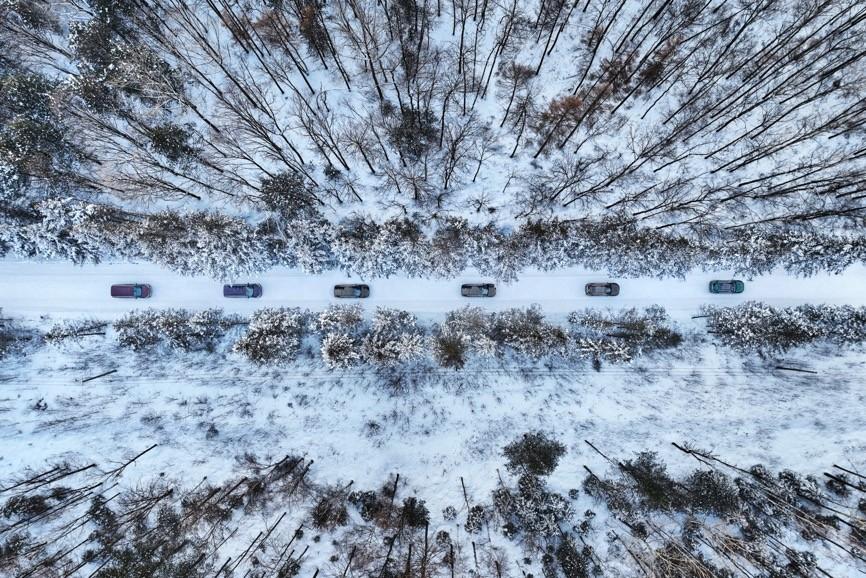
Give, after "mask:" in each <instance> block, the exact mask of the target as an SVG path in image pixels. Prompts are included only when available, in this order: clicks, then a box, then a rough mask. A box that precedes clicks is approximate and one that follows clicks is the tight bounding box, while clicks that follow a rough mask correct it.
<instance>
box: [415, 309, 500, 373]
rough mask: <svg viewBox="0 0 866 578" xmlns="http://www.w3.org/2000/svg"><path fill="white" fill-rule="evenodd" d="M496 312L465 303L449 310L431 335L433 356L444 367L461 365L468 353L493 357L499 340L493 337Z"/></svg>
mask: <svg viewBox="0 0 866 578" xmlns="http://www.w3.org/2000/svg"><path fill="white" fill-rule="evenodd" d="M492 330H493V315H492V314H490V313H487V312H486V311H484V310H483V309H482V308H480V307H471V306H468V305H467V306H466V307H464V308H463V309H457V310H455V311H449V312H448V313H447V314H446V315H445V321H444V322H443V323H442V324H441V325H440V326H438V327H436V328H435V331H434V335H433V337H432V342H431V345H432V348H433V357H434V359H436V361H437V362H438V363H439V365H441V366H442V367H453V368H455V369H460V368H462V367H463V365H464V364H465V363H466V360H467V357H468V356H469V355H477V356H479V357H492V356H493V355H495V354H496V341H494V340H493V338H492Z"/></svg>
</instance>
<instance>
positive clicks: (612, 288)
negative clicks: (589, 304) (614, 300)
mask: <svg viewBox="0 0 866 578" xmlns="http://www.w3.org/2000/svg"><path fill="white" fill-rule="evenodd" d="M584 291H585V292H586V294H587V295H589V296H590V297H616V296H617V295H619V285H617V284H616V283H587V284H586V287H585V288H584Z"/></svg>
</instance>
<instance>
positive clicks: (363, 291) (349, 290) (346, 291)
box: [334, 285, 370, 299]
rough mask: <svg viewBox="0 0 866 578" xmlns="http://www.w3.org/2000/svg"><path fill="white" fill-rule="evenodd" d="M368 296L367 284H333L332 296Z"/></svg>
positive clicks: (347, 297)
mask: <svg viewBox="0 0 866 578" xmlns="http://www.w3.org/2000/svg"><path fill="white" fill-rule="evenodd" d="M369 296H370V286H369V285H334V297H340V298H345V299H363V298H364V297H369Z"/></svg>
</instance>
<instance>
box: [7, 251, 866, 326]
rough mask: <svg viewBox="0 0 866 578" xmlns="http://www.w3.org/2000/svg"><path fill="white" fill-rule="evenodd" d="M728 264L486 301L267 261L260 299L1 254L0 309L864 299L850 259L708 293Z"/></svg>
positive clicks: (125, 267)
mask: <svg viewBox="0 0 866 578" xmlns="http://www.w3.org/2000/svg"><path fill="white" fill-rule="evenodd" d="M730 278H732V275H731V273H730V272H724V271H720V272H717V273H702V272H693V273H691V274H689V276H688V277H687V278H686V279H671V278H667V279H655V278H631V279H611V278H610V277H609V276H607V275H606V274H604V273H594V272H592V271H586V270H581V269H564V270H561V271H554V272H540V271H528V272H526V273H523V274H522V275H521V276H520V279H519V280H518V281H516V282H513V283H507V284H503V283H498V284H497V295H496V297H495V298H492V299H466V298H463V297H461V296H460V285H461V283H466V282H480V281H492V280H491V279H484V278H482V277H480V276H474V275H472V274H471V272H470V273H467V274H465V275H463V276H461V277H459V278H456V279H447V280H436V279H407V278H391V279H373V280H358V279H357V278H354V279H353V278H351V277H348V276H346V275H345V274H342V273H340V272H329V273H325V274H321V275H307V274H304V273H303V272H301V271H298V270H294V269H284V268H283V269H280V268H276V269H273V270H271V271H268V272H266V273H262V274H260V275H258V276H257V277H256V278H254V279H237V280H235V281H236V282H257V283H261V284H262V286H263V290H264V295H263V296H262V298H260V299H249V300H247V299H225V298H223V296H222V287H221V284H220V283H219V282H217V281H214V280H212V279H208V278H205V277H183V276H181V275H178V274H177V273H173V272H171V271H168V270H166V269H162V268H160V267H158V266H155V265H150V264H143V263H140V264H130V263H103V264H99V265H84V266H76V265H72V264H69V263H58V262H43V263H38V262H16V261H9V260H6V261H0V308H2V309H3V310H4V312H5V314H7V315H12V316H24V317H33V316H38V315H44V314H58V315H60V316H72V315H82V314H87V315H96V316H99V317H103V318H107V317H115V316H118V315H121V314H122V313H124V312H126V311H129V310H130V309H137V308H148V307H156V308H167V307H182V308H187V309H204V308H208V307H220V308H223V309H225V310H226V311H229V312H236V313H248V312H251V311H254V310H256V309H260V308H262V307H277V306H301V307H307V308H310V309H322V308H324V307H326V306H327V305H328V304H330V303H335V302H338V301H340V302H343V303H345V302H346V300H337V299H335V298H334V297H333V293H332V289H333V286H334V284H336V283H346V282H361V281H363V282H365V283H368V284H369V285H370V287H371V294H370V297H369V298H368V299H362V300H360V302H361V303H362V304H363V305H365V306H366V307H368V308H373V307H376V306H385V307H395V308H400V309H406V310H408V311H411V312H413V313H416V314H419V315H422V316H423V315H424V314H435V313H441V312H445V311H450V310H453V309H457V308H459V307H462V306H463V305H466V304H467V303H470V302H471V303H472V304H473V305H480V306H483V307H485V308H488V309H490V310H501V309H506V308H509V307H522V306H527V305H531V304H533V303H537V304H539V305H541V307H542V310H543V311H544V312H545V313H548V314H556V313H567V312H569V311H574V310H578V309H583V308H586V307H610V308H615V309H616V308H629V307H645V306H648V305H661V306H663V307H664V308H665V309H666V310H667V311H668V312H669V313H670V314H671V316H672V317H673V318H675V319H678V320H685V319H688V318H689V317H690V316H691V315H694V314H695V313H696V312H697V310H698V308H699V307H700V306H701V305H702V304H705V303H715V304H719V305H734V304H737V303H742V302H744V301H749V300H758V301H763V302H765V303H768V304H771V305H775V306H787V305H796V304H800V303H827V304H833V305H843V304H848V305H866V266H862V265H861V266H855V267H851V268H850V269H848V270H847V271H846V272H845V273H844V274H842V275H829V274H820V275H815V276H813V277H808V278H796V277H792V276H789V275H785V274H781V273H779V274H772V275H766V276H761V277H757V278H755V279H751V280H746V291H745V292H744V293H743V294H741V295H711V294H710V293H709V291H708V288H707V285H708V283H709V282H710V280H712V279H730ZM613 280H615V281H616V282H617V283H619V285H620V287H621V291H620V295H619V296H618V297H615V298H601V297H592V298H590V297H586V296H585V295H584V293H583V287H584V285H585V284H586V283H588V282H591V281H613ZM114 283H149V284H150V285H151V286H152V288H153V296H152V297H151V298H150V299H142V300H139V301H132V300H129V299H112V298H110V297H109V286H110V285H112V284H114Z"/></svg>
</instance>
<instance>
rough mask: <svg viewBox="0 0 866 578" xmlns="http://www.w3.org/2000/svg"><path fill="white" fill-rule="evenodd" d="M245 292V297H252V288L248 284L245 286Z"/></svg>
mask: <svg viewBox="0 0 866 578" xmlns="http://www.w3.org/2000/svg"><path fill="white" fill-rule="evenodd" d="M246 294H247V297H252V296H253V288H252V287H250V286H249V285H247V288H246Z"/></svg>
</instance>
